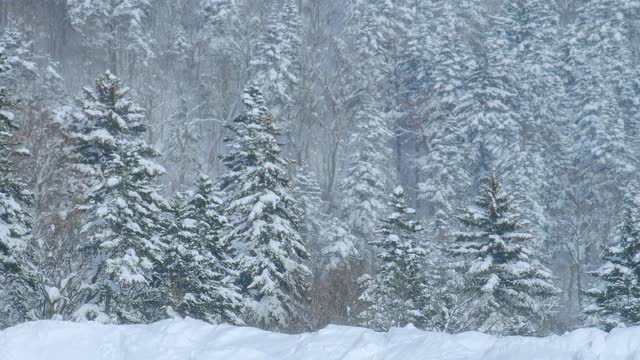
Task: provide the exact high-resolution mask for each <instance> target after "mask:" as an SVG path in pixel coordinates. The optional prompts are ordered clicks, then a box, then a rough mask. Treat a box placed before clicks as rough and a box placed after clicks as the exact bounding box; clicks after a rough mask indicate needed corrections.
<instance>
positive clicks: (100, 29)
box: [67, 0, 154, 75]
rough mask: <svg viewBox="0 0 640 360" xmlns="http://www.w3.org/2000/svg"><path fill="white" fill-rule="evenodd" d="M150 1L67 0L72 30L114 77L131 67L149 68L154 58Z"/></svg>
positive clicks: (130, 72)
mask: <svg viewBox="0 0 640 360" xmlns="http://www.w3.org/2000/svg"><path fill="white" fill-rule="evenodd" d="M150 9H151V1H150V0H122V1H112V0H91V1H85V0H68V1H67V12H68V17H69V21H70V24H71V26H73V28H74V29H75V30H76V31H78V32H79V33H80V34H81V36H82V38H83V40H84V45H85V46H86V47H87V48H89V49H91V50H92V51H95V52H96V54H97V56H96V58H97V59H99V60H106V63H105V64H106V66H107V67H108V68H109V69H110V70H111V71H112V72H114V73H115V74H118V73H120V72H124V71H123V70H124V69H128V70H129V75H133V72H132V70H133V68H131V67H130V66H131V64H132V63H140V64H143V65H147V64H148V61H149V59H151V58H153V57H154V51H153V46H152V45H153V41H152V39H151V37H150V36H149V33H148V32H147V29H146V26H147V20H148V19H147V17H148V15H149V11H150Z"/></svg>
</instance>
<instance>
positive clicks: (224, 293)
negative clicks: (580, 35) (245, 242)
mask: <svg viewBox="0 0 640 360" xmlns="http://www.w3.org/2000/svg"><path fill="white" fill-rule="evenodd" d="M221 208H222V200H221V199H219V198H218V197H216V196H214V195H213V183H212V182H211V180H210V179H209V178H208V177H207V176H205V175H201V176H200V177H199V178H198V180H197V181H196V189H195V191H189V192H187V193H185V194H183V195H182V196H180V197H179V198H178V199H176V200H175V201H174V206H173V213H174V221H173V227H172V228H171V229H170V230H169V232H168V234H167V235H168V236H169V239H170V240H169V249H168V250H167V255H166V260H165V261H164V267H165V268H166V271H167V273H168V274H167V278H168V279H169V284H168V287H169V289H168V291H169V293H170V305H171V306H172V308H173V310H174V311H176V312H177V313H178V314H180V315H181V316H190V317H192V318H196V319H200V320H204V321H208V322H210V323H214V324H218V323H221V322H226V323H231V324H242V320H241V312H242V297H241V295H240V294H239V289H238V288H237V287H236V286H235V285H234V283H233V282H234V280H235V277H236V271H235V263H234V261H233V254H232V250H231V247H230V245H229V244H228V243H226V242H224V241H222V240H221V238H220V237H221V234H222V232H223V228H224V226H226V224H227V220H226V219H225V218H224V217H223V216H222V215H221V214H220V211H221Z"/></svg>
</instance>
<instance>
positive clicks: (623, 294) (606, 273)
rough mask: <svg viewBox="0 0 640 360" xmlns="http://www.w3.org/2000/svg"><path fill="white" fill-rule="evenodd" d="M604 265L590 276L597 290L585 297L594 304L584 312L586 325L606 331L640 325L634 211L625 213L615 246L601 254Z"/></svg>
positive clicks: (639, 245) (638, 235) (639, 242)
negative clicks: (587, 323) (595, 282)
mask: <svg viewBox="0 0 640 360" xmlns="http://www.w3.org/2000/svg"><path fill="white" fill-rule="evenodd" d="M602 260H603V261H604V262H605V263H604V265H602V266H601V267H600V268H598V269H597V270H596V271H592V272H591V273H590V274H591V275H592V276H593V277H595V278H596V279H597V282H598V286H597V287H595V288H592V289H589V290H587V291H586V292H585V293H586V295H587V296H588V297H590V298H591V299H592V300H593V303H592V304H591V305H589V306H587V307H586V308H585V314H586V315H587V321H588V322H589V325H593V324H596V325H599V326H602V327H604V328H605V330H607V331H608V330H611V329H612V328H614V327H624V326H636V325H640V227H639V223H638V213H637V210H636V209H635V208H627V209H625V213H624V219H623V221H622V222H621V223H620V224H619V225H618V227H617V229H616V235H615V238H614V243H613V244H611V245H609V246H607V247H606V248H605V249H604V252H603V254H602Z"/></svg>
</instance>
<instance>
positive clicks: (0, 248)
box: [0, 42, 34, 327]
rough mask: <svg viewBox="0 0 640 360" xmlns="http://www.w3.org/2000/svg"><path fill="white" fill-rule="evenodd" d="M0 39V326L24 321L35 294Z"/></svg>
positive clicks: (27, 197)
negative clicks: (26, 251)
mask: <svg viewBox="0 0 640 360" xmlns="http://www.w3.org/2000/svg"><path fill="white" fill-rule="evenodd" d="M4 45H5V43H4V42H0V319H1V320H0V327H4V326H9V325H14V324H15V323H17V322H18V321H24V320H25V318H26V317H27V313H28V312H29V311H31V310H32V309H29V307H28V303H29V301H30V300H31V299H30V297H31V296H33V295H34V289H33V275H34V274H32V273H31V268H30V266H29V265H30V264H29V262H28V254H26V253H25V250H26V249H27V246H28V245H29V244H28V243H29V241H31V222H30V214H29V213H28V211H27V207H28V206H29V205H31V202H32V196H33V195H32V193H31V192H30V191H28V190H27V187H26V185H25V183H24V182H23V181H22V180H21V179H20V178H19V177H18V176H16V166H17V164H16V159H17V157H20V156H25V155H28V154H29V152H28V151H27V150H26V149H24V148H23V147H22V146H21V144H20V141H19V140H18V139H17V138H16V132H17V130H18V129H19V127H18V124H17V120H16V116H15V114H14V113H13V112H12V111H11V109H12V108H14V107H15V99H13V97H12V94H11V93H10V92H9V89H8V88H7V87H6V85H7V83H8V80H7V79H8V78H9V75H10V71H11V70H12V69H11V66H9V64H8V63H7V56H6V55H5V48H4Z"/></svg>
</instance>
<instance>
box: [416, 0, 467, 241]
mask: <svg viewBox="0 0 640 360" xmlns="http://www.w3.org/2000/svg"><path fill="white" fill-rule="evenodd" d="M431 6H432V7H433V8H434V9H432V12H431V16H432V19H425V21H429V24H433V27H434V28H433V29H431V28H427V29H426V31H427V33H420V34H417V35H416V36H418V37H419V38H420V39H423V40H422V41H425V40H424V39H432V40H431V42H432V44H430V45H431V48H430V49H429V51H430V52H431V53H432V55H431V56H429V54H428V53H426V54H423V55H422V56H423V57H428V58H429V59H430V65H431V66H429V74H428V75H429V78H428V81H425V83H426V84H428V88H427V89H425V92H424V96H425V99H424V101H422V102H421V103H422V104H423V105H422V106H423V110H422V113H423V117H424V119H423V122H422V127H421V128H422V129H421V130H422V134H423V135H424V139H425V141H424V142H425V145H426V149H425V154H424V156H423V157H422V158H421V159H420V160H419V163H418V166H419V169H418V171H419V173H420V175H421V179H420V182H419V184H418V186H419V190H420V192H419V197H420V199H421V200H423V203H424V206H425V210H426V211H427V214H429V215H430V218H431V219H432V221H431V223H430V224H429V227H428V229H427V230H428V231H429V232H430V233H431V234H432V235H433V236H436V237H438V238H443V237H445V236H446V235H445V234H446V232H447V229H448V228H449V226H451V223H452V222H453V221H452V219H453V216H454V209H456V208H457V206H456V202H457V201H456V200H457V199H459V197H460V195H461V194H464V193H465V191H466V190H467V189H466V188H467V187H468V184H469V182H470V176H469V174H468V173H467V169H466V164H465V162H466V151H465V150H466V147H465V146H464V139H465V136H466V134H464V132H463V130H464V128H465V122H466V121H467V120H466V119H461V118H457V117H455V116H454V110H455V108H456V105H457V104H458V101H459V100H460V95H461V94H464V93H465V76H466V75H468V73H469V71H470V69H469V65H470V64H472V52H471V50H472V49H471V47H470V44H469V43H468V41H466V40H465V39H464V34H463V33H462V31H461V29H459V27H460V24H463V23H464V19H463V18H462V17H461V15H460V14H459V11H457V7H456V5H455V4H453V3H451V2H445V3H443V4H441V6H439V8H438V9H437V10H435V6H434V5H433V4H432V5H431ZM430 33H433V34H434V35H433V36H432V37H429V36H428V34H430Z"/></svg>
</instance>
